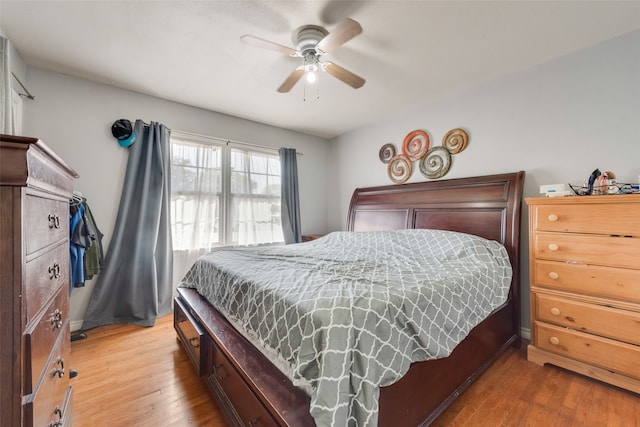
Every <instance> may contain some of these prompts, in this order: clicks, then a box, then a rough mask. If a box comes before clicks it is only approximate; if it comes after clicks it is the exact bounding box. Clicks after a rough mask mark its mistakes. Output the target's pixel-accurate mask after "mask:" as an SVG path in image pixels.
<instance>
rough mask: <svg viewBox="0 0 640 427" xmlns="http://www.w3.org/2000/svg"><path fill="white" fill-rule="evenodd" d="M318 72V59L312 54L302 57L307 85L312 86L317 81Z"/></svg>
mask: <svg viewBox="0 0 640 427" xmlns="http://www.w3.org/2000/svg"><path fill="white" fill-rule="evenodd" d="M319 70H320V67H319V64H318V57H317V56H316V55H313V54H308V55H305V57H304V72H305V78H306V80H307V83H311V84H314V83H315V82H316V81H317V80H318V71H319Z"/></svg>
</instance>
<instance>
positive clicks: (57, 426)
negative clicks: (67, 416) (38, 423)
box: [49, 406, 64, 427]
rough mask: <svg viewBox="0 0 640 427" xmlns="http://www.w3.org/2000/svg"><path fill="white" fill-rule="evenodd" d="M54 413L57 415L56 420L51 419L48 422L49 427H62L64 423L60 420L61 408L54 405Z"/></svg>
mask: <svg viewBox="0 0 640 427" xmlns="http://www.w3.org/2000/svg"><path fill="white" fill-rule="evenodd" d="M53 413H54V415H57V416H58V420H57V421H51V422H50V423H49V427H62V426H63V425H64V421H63V420H62V409H60V407H59V406H56V409H54V410H53Z"/></svg>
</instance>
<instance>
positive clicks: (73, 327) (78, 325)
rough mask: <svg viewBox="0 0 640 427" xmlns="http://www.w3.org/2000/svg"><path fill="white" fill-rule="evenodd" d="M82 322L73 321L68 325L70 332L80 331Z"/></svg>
mask: <svg viewBox="0 0 640 427" xmlns="http://www.w3.org/2000/svg"><path fill="white" fill-rule="evenodd" d="M83 323H84V321H83V320H74V321H73V322H70V323H69V327H70V328H71V332H76V331H80V330H82V324H83Z"/></svg>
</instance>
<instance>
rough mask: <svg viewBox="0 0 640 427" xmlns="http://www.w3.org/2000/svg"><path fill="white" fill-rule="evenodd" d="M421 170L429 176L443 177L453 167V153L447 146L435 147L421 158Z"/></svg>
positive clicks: (432, 177)
mask: <svg viewBox="0 0 640 427" xmlns="http://www.w3.org/2000/svg"><path fill="white" fill-rule="evenodd" d="M418 165H419V166H420V172H422V175H424V176H426V177H427V178H431V179H435V178H441V177H443V176H445V175H446V174H447V172H449V168H450V167H451V153H449V150H448V149H447V148H446V147H433V148H431V149H430V150H429V151H427V155H426V156H424V157H423V158H421V159H420V163H419V164H418Z"/></svg>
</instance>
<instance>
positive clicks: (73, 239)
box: [69, 193, 104, 292]
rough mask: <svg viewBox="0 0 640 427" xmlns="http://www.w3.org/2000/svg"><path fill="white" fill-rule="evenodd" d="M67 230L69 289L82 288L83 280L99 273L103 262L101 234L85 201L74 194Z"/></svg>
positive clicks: (70, 204)
mask: <svg viewBox="0 0 640 427" xmlns="http://www.w3.org/2000/svg"><path fill="white" fill-rule="evenodd" d="M69 230H70V236H69V241H70V244H69V246H70V248H69V250H70V255H71V289H70V292H71V291H73V289H74V288H80V287H83V286H84V284H85V280H87V279H91V278H92V277H93V276H94V275H95V274H97V273H98V272H99V271H100V268H101V266H102V262H103V258H104V255H103V251H102V237H103V234H102V233H101V232H100V230H99V229H98V227H97V226H96V222H95V219H94V218H93V214H92V213H91V209H89V205H88V204H87V199H85V198H84V197H82V195H80V194H79V193H74V195H73V198H72V199H71V200H69Z"/></svg>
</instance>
